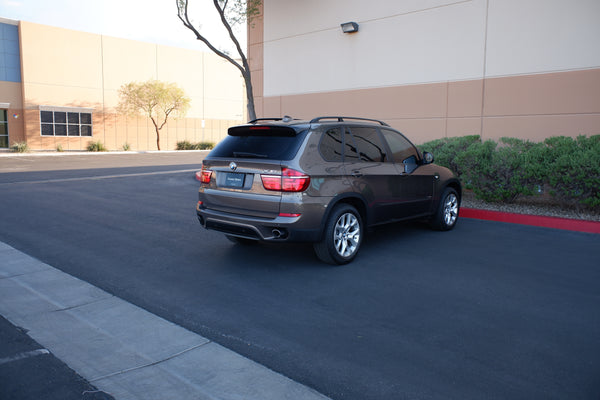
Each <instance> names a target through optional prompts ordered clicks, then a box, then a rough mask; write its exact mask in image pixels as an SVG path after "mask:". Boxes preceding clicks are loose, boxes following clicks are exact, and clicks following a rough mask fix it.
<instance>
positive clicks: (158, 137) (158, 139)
mask: <svg viewBox="0 0 600 400" xmlns="http://www.w3.org/2000/svg"><path fill="white" fill-rule="evenodd" d="M155 129H156V148H157V149H158V150H159V151H160V132H159V131H158V128H155Z"/></svg>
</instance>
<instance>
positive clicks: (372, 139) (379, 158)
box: [350, 127, 386, 162]
mask: <svg viewBox="0 0 600 400" xmlns="http://www.w3.org/2000/svg"><path fill="white" fill-rule="evenodd" d="M350 132H351V133H352V135H353V136H354V140H355V142H356V146H357V147H358V154H359V158H360V160H361V161H367V162H384V161H386V149H385V145H384V144H383V141H382V140H381V137H380V136H379V132H377V129H376V128H371V127H352V128H350Z"/></svg>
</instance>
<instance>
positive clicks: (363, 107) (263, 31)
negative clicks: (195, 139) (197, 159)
mask: <svg viewBox="0 0 600 400" xmlns="http://www.w3.org/2000/svg"><path fill="white" fill-rule="evenodd" d="M599 19H600V1H597V0H571V1H566V0H519V1H518V0H462V1H456V0H454V1H450V0H373V1H369V2H365V1H361V0H326V1H324V0H303V1H297V0H264V1H263V15H262V18H259V19H258V20H256V21H254V24H251V26H250V28H249V58H250V62H251V68H252V72H253V85H254V89H255V93H256V103H257V104H256V106H257V111H258V114H259V116H269V117H271V116H282V115H291V116H293V117H295V118H311V117H314V116H321V115H353V116H362V117H369V118H377V119H381V120H384V121H386V122H388V123H389V124H390V125H392V126H394V127H395V128H397V129H399V130H401V131H403V132H404V133H405V134H407V136H409V137H411V138H412V139H414V140H415V142H417V143H421V142H424V141H427V140H431V139H435V138H441V137H451V136H463V135H471V134H479V135H481V136H482V137H483V138H484V139H490V138H491V139H497V138H500V137H503V136H510V137H521V138H524V139H530V140H536V141H537V140H543V139H544V138H545V137H549V136H557V135H566V136H577V135H580V134H584V135H594V134H600V45H598V39H599V38H600V21H599ZM344 22H356V23H357V24H358V26H359V30H358V32H355V33H343V32H342V29H341V28H340V24H341V23H344Z"/></svg>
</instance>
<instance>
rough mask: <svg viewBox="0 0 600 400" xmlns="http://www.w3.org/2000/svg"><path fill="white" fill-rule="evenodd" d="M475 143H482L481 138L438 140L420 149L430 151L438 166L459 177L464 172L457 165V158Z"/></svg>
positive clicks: (474, 136)
mask: <svg viewBox="0 0 600 400" xmlns="http://www.w3.org/2000/svg"><path fill="white" fill-rule="evenodd" d="M473 143H481V136H479V135H470V136H462V137H452V138H443V139H437V140H433V141H431V142H427V143H424V144H422V145H421V146H419V147H420V149H421V151H428V152H430V153H431V154H433V156H434V159H435V163H436V164H438V165H443V166H444V167H447V168H450V170H452V172H454V173H455V174H456V175H457V176H461V175H462V174H463V171H462V170H461V167H460V165H458V164H457V162H456V158H457V156H458V155H460V154H462V153H463V152H465V151H466V150H467V149H468V148H469V146H471V145H472V144H473Z"/></svg>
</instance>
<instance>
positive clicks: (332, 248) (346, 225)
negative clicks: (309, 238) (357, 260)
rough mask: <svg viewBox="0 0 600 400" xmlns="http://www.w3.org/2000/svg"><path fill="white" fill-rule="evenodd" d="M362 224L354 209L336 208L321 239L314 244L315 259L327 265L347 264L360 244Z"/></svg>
mask: <svg viewBox="0 0 600 400" xmlns="http://www.w3.org/2000/svg"><path fill="white" fill-rule="evenodd" d="M363 234H364V230H363V223H362V219H361V217H360V214H359V213H358V211H356V208H354V207H352V206H351V205H349V204H342V205H339V206H337V207H336V208H335V209H334V210H333V211H332V213H331V215H330V216H329V218H328V219H327V222H326V224H325V230H324V232H323V239H322V240H321V241H320V242H317V243H315V244H314V246H313V247H314V249H315V253H316V255H317V257H318V258H319V259H320V260H321V261H323V262H326V263H328V264H334V265H342V264H347V263H349V262H350V261H352V260H353V259H354V257H356V254H357V253H358V250H359V248H360V245H361V243H362V238H363Z"/></svg>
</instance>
